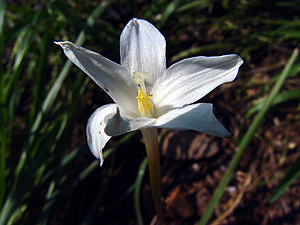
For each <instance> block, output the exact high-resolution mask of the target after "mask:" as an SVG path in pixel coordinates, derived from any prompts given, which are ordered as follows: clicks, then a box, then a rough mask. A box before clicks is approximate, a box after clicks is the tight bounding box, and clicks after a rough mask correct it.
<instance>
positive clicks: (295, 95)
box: [245, 90, 300, 118]
mask: <svg viewBox="0 0 300 225" xmlns="http://www.w3.org/2000/svg"><path fill="white" fill-rule="evenodd" d="M292 100H300V90H291V91H283V92H282V93H280V94H278V95H277V96H276V98H275V99H274V101H273V102H272V106H275V105H278V104H282V103H284V102H287V101H292ZM266 101H267V98H262V99H260V100H259V101H257V103H256V104H255V105H254V106H253V107H252V108H250V109H249V110H248V112H247V113H246V115H245V117H246V118H247V117H249V116H250V115H252V114H253V113H256V112H258V111H259V110H261V109H262V108H263V106H264V105H265V104H266Z"/></svg>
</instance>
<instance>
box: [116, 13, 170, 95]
mask: <svg viewBox="0 0 300 225" xmlns="http://www.w3.org/2000/svg"><path fill="white" fill-rule="evenodd" d="M120 53H121V65H122V66H125V67H126V68H127V70H128V71H129V72H130V73H131V74H132V73H133V72H135V71H139V72H144V71H146V72H147V73H148V74H149V78H147V79H145V82H146V86H147V89H149V91H151V88H152V86H153V85H154V83H155V82H156V80H157V79H158V77H159V76H160V75H161V74H162V73H163V72H164V71H165V70H166V40H165V38H164V36H163V35H162V34H161V33H160V32H159V31H158V30H157V29H156V27H154V26H153V25H152V24H151V23H149V22H147V21H146V20H141V19H135V18H134V19H132V20H130V21H129V22H128V24H127V25H126V26H125V27H124V29H123V31H122V34H121V39H120Z"/></svg>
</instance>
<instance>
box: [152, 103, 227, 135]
mask: <svg viewBox="0 0 300 225" xmlns="http://www.w3.org/2000/svg"><path fill="white" fill-rule="evenodd" d="M152 126H153V127H158V128H166V129H171V130H195V131H198V132H200V133H205V134H209V135H212V136H217V137H230V136H231V134H230V133H229V132H228V131H227V130H226V128H225V127H224V126H223V125H222V124H221V123H220V122H219V121H218V120H217V119H216V117H215V116H214V114H213V112H212V104H208V103H200V104H193V105H188V106H184V107H182V108H178V109H174V110H172V111H169V112H167V113H166V114H164V115H163V116H161V117H159V118H157V120H156V122H155V124H153V125H152Z"/></svg>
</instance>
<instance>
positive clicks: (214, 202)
mask: <svg viewBox="0 0 300 225" xmlns="http://www.w3.org/2000/svg"><path fill="white" fill-rule="evenodd" d="M298 54H299V49H298V48H296V49H295V50H294V52H293V54H292V56H291V57H290V59H289V61H288V62H287V64H286V65H285V67H284V69H283V71H282V72H281V75H280V77H279V78H278V80H277V82H276V84H275V85H274V87H273V89H272V90H271V92H270V95H269V97H268V99H267V101H266V103H265V105H264V107H263V108H262V109H261V111H260V112H259V113H258V114H257V116H256V117H255V119H254V121H253V122H252V123H251V125H250V127H249V129H248V130H247V132H246V134H245V136H244V137H243V138H242V140H241V142H240V145H239V148H238V151H237V153H236V154H235V155H234V157H233V159H232V161H231V162H230V164H229V166H228V168H227V171H226V173H225V174H224V176H223V178H222V180H221V182H220V184H219V186H218V187H217V189H216V191H215V192H214V194H213V196H212V199H211V201H210V202H209V204H208V206H207V209H206V211H205V213H204V214H203V216H202V218H201V219H200V221H199V223H198V224H199V225H204V224H206V223H207V222H208V220H209V218H210V217H211V215H212V213H213V211H214V209H215V207H216V205H217V203H218V202H219V200H220V198H221V196H222V194H223V192H224V189H225V188H226V186H227V184H228V183H229V181H230V179H231V177H232V174H233V172H234V170H235V167H236V166H237V164H238V162H239V160H240V158H241V157H242V155H243V153H244V152H245V150H246V148H247V146H248V145H249V143H250V141H251V139H252V137H253V136H254V134H255V133H256V132H257V130H258V128H259V127H260V126H261V125H262V121H263V120H264V117H265V116H266V114H267V112H268V110H269V108H270V106H271V105H272V103H273V101H274V99H275V97H276V95H277V94H278V92H279V90H280V88H281V87H282V85H283V83H284V81H285V79H286V77H287V76H288V74H289V71H290V69H291V68H292V66H293V64H294V63H295V60H296V59H297V57H298Z"/></svg>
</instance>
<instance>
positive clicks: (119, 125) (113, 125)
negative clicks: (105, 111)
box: [104, 108, 156, 136]
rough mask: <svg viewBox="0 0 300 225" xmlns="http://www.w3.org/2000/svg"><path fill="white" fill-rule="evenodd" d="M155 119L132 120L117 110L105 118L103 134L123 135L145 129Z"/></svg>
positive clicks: (141, 118) (140, 118)
mask: <svg viewBox="0 0 300 225" xmlns="http://www.w3.org/2000/svg"><path fill="white" fill-rule="evenodd" d="M155 120H156V119H155V118H147V117H139V118H132V117H130V116H128V115H125V114H123V113H122V109H121V112H120V109H119V108H117V110H116V111H115V114H114V115H108V116H107V117H106V118H105V121H106V124H107V125H106V127H105V129H104V131H105V133H106V134H108V135H111V136H117V135H121V134H125V133H127V132H129V131H133V130H137V129H140V128H142V127H147V126H149V125H151V124H152V123H154V122H155Z"/></svg>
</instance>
